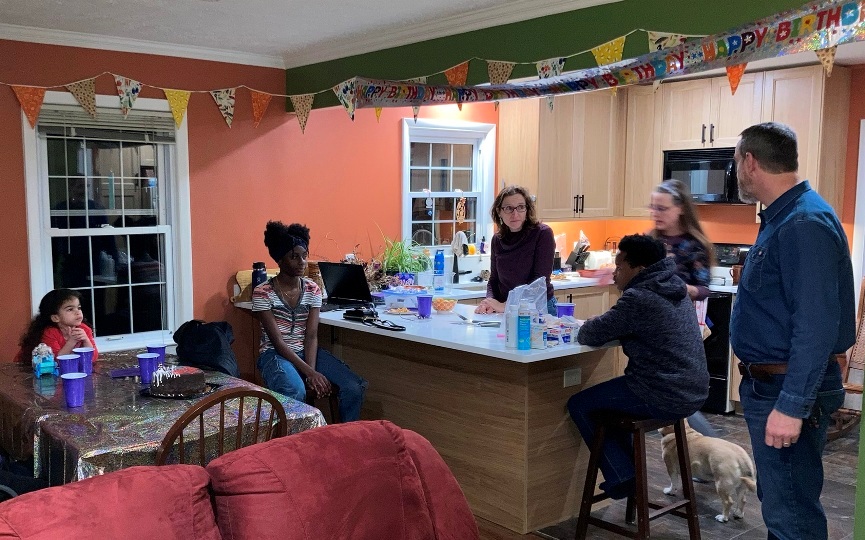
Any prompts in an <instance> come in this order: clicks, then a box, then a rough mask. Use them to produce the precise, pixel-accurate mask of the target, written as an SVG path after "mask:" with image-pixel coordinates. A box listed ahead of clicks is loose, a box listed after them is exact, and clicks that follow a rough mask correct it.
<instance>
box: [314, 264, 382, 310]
mask: <svg viewBox="0 0 865 540" xmlns="http://www.w3.org/2000/svg"><path fill="white" fill-rule="evenodd" d="M318 269H319V270H320V271H321V279H322V280H323V281H324V288H325V290H327V302H328V303H329V304H361V303H370V302H372V295H371V294H370V292H369V285H368V284H367V282H366V275H365V274H364V272H363V266H361V265H359V264H350V263H331V262H324V261H321V262H319V263H318Z"/></svg>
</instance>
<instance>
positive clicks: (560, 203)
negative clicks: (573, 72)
mask: <svg viewBox="0 0 865 540" xmlns="http://www.w3.org/2000/svg"><path fill="white" fill-rule="evenodd" d="M554 103H555V105H554V108H553V110H552V111H551V110H550V109H549V107H548V106H547V102H546V101H543V103H542V106H541V111H540V121H539V124H540V126H539V130H540V135H539V137H538V142H539V144H540V148H539V149H538V193H537V194H538V200H537V210H538V216H539V217H541V218H542V219H560V218H566V219H568V218H573V217H574V208H575V201H574V197H576V196H577V195H578V194H579V189H578V188H579V185H578V184H579V182H578V178H577V175H578V170H579V169H578V167H579V164H580V163H581V162H582V160H583V156H582V145H581V143H582V131H583V130H582V129H577V125H576V117H575V109H576V108H577V106H579V108H580V109H582V106H583V102H582V100H580V102H579V103H577V99H576V95H570V96H562V97H557V98H555V101H554Z"/></svg>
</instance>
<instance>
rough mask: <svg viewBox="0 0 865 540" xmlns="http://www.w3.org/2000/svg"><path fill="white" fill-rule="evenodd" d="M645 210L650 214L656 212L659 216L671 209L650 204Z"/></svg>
mask: <svg viewBox="0 0 865 540" xmlns="http://www.w3.org/2000/svg"><path fill="white" fill-rule="evenodd" d="M646 208H648V209H649V211H651V212H657V213H659V214H663V213H664V212H666V211H667V210H669V209H670V208H671V207H670V206H662V205H660V204H650V205H649V206H647V207H646Z"/></svg>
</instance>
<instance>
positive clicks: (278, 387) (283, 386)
mask: <svg viewBox="0 0 865 540" xmlns="http://www.w3.org/2000/svg"><path fill="white" fill-rule="evenodd" d="M297 355H298V356H300V359H301V360H303V351H301V352H299V353H297ZM258 369H259V370H260V371H261V377H262V378H263V379H264V385H265V386H267V387H268V388H269V389H271V390H273V391H274V392H279V393H280V394H283V395H286V396H288V397H290V398H294V399H296V400H298V401H304V400H305V399H306V386H305V385H304V382H303V377H301V376H300V373H298V371H297V369H295V367H294V365H293V364H292V363H291V362H289V361H288V360H286V359H285V358H283V357H282V356H280V355H278V354H277V353H276V351H275V350H274V349H267V350H266V351H264V352H263V353H261V355H260V356H259V357H258ZM315 370H316V371H317V372H319V373H321V374H322V375H324V376H325V377H327V380H329V381H330V382H332V383H334V384H336V385H337V386H339V416H340V418H341V419H342V421H343V422H350V421H352V420H358V419H359V418H360V408H361V406H362V405H363V395H364V393H365V392H366V387H367V385H368V384H369V383H368V382H367V381H366V380H364V379H363V378H361V377H359V376H358V375H356V374H355V373H354V372H353V371H352V370H351V369H350V368H349V367H348V366H347V365H346V364H345V362H343V361H342V360H340V359H338V358H336V357H335V356H333V355H332V354H330V353H329V352H327V351H326V350H324V349H321V348H319V349H318V354H317V355H316V360H315Z"/></svg>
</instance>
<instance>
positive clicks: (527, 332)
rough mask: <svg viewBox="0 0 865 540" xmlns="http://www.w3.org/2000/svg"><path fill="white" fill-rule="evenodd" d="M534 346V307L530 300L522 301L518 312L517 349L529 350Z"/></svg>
mask: <svg viewBox="0 0 865 540" xmlns="http://www.w3.org/2000/svg"><path fill="white" fill-rule="evenodd" d="M531 348H532V309H531V307H529V304H528V302H520V311H519V313H518V314H517V350H520V351H527V350H529V349H531Z"/></svg>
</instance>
